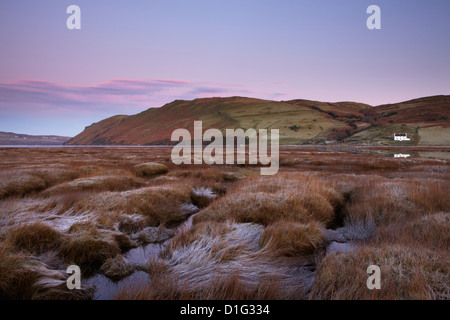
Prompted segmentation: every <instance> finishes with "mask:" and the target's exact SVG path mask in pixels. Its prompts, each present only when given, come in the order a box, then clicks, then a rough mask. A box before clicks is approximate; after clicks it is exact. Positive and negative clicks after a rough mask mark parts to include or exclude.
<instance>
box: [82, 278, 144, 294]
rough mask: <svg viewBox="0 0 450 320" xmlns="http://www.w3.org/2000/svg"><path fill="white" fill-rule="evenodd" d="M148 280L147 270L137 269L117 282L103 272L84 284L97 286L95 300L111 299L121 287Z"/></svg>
mask: <svg viewBox="0 0 450 320" xmlns="http://www.w3.org/2000/svg"><path fill="white" fill-rule="evenodd" d="M148 280H149V278H148V274H147V273H146V272H144V271H135V272H134V273H133V274H132V275H130V276H128V277H126V278H124V279H122V280H120V281H117V282H114V281H112V280H110V279H108V278H107V277H105V276H104V275H102V274H96V275H95V276H93V277H91V278H89V279H86V280H85V281H83V284H86V285H89V286H95V287H96V291H95V295H94V299H95V300H111V299H113V298H114V296H115V295H116V294H117V292H118V291H119V289H120V288H123V287H128V286H133V285H135V284H137V283H142V282H147V281H148Z"/></svg>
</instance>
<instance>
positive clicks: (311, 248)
mask: <svg viewBox="0 0 450 320" xmlns="http://www.w3.org/2000/svg"><path fill="white" fill-rule="evenodd" d="M259 243H260V246H261V247H265V246H269V247H270V250H271V251H272V252H276V253H277V254H279V255H281V256H289V257H293V256H294V257H295V256H303V255H310V254H313V253H314V252H315V251H316V250H318V249H320V248H321V247H322V246H323V245H324V235H323V231H322V227H321V226H320V224H318V223H317V222H310V223H308V224H301V223H298V222H292V221H278V222H275V223H274V224H272V225H270V226H268V227H267V228H266V229H265V230H264V232H263V234H262V235H261V238H260V241H259Z"/></svg>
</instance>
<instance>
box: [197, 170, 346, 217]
mask: <svg viewBox="0 0 450 320" xmlns="http://www.w3.org/2000/svg"><path fill="white" fill-rule="evenodd" d="M341 204H342V196H341V195H340V194H339V193H337V192H336V191H334V190H332V189H330V188H329V187H328V186H327V185H326V184H325V183H324V182H321V181H320V180H319V179H318V178H314V177H308V176H303V175H300V176H297V177H289V176H287V175H282V176H280V177H276V178H266V179H263V178H255V179H250V180H246V181H245V182H244V183H243V184H241V185H239V187H238V188H236V189H235V190H234V192H230V193H229V194H227V195H226V196H225V197H223V198H221V199H219V200H217V201H215V202H214V203H212V204H211V205H210V206H209V207H208V208H206V209H205V210H203V211H202V212H200V213H199V214H198V215H197V216H196V217H195V221H196V222H199V221H208V220H211V221H225V220H227V219H233V220H235V221H237V222H243V223H245V222H254V223H259V224H262V225H269V224H272V223H274V222H276V221H278V220H281V219H285V220H291V221H296V222H300V223H307V222H310V221H318V222H321V223H323V224H324V225H326V226H331V225H332V224H333V222H334V220H335V218H336V217H335V210H336V209H337V207H338V206H339V205H341Z"/></svg>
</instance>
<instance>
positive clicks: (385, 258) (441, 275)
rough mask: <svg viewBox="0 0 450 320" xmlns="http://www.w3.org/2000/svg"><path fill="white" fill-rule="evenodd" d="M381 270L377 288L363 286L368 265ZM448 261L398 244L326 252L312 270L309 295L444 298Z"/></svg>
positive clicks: (449, 270)
mask: <svg viewBox="0 0 450 320" xmlns="http://www.w3.org/2000/svg"><path fill="white" fill-rule="evenodd" d="M372 264H374V265H378V266H379V267H380V270H381V289H380V290H369V289H368V288H367V286H366V281H367V278H368V276H369V275H368V274H367V273H366V269H367V267H368V266H369V265H372ZM449 272H450V261H449V258H448V255H447V256H442V255H438V254H436V253H434V252H433V251H431V250H427V249H416V248H409V247H403V246H398V245H392V246H383V247H381V248H377V247H370V246H369V247H366V248H360V249H359V250H357V251H353V252H351V253H348V254H333V255H327V256H326V257H325V258H324V259H323V260H322V262H321V263H320V266H319V268H318V270H317V272H316V277H315V279H314V284H313V287H312V290H311V295H310V298H311V299H351V300H354V299H448V298H449V288H448V283H449Z"/></svg>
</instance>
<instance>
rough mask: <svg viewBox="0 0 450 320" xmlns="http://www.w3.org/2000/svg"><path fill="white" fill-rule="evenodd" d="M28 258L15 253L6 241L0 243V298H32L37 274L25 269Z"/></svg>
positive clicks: (35, 289) (34, 292)
mask: <svg viewBox="0 0 450 320" xmlns="http://www.w3.org/2000/svg"><path fill="white" fill-rule="evenodd" d="M28 262H29V259H27V257H26V256H25V255H24V254H22V253H15V252H14V250H13V248H12V247H11V245H10V244H8V243H5V242H4V243H1V244H0V275H1V277H0V299H2V300H3V299H32V298H33V296H34V295H35V294H36V292H37V288H35V287H33V284H34V283H35V281H36V280H37V279H38V275H37V274H35V273H33V272H30V271H29V270H28V269H26V265H27V263H28Z"/></svg>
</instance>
